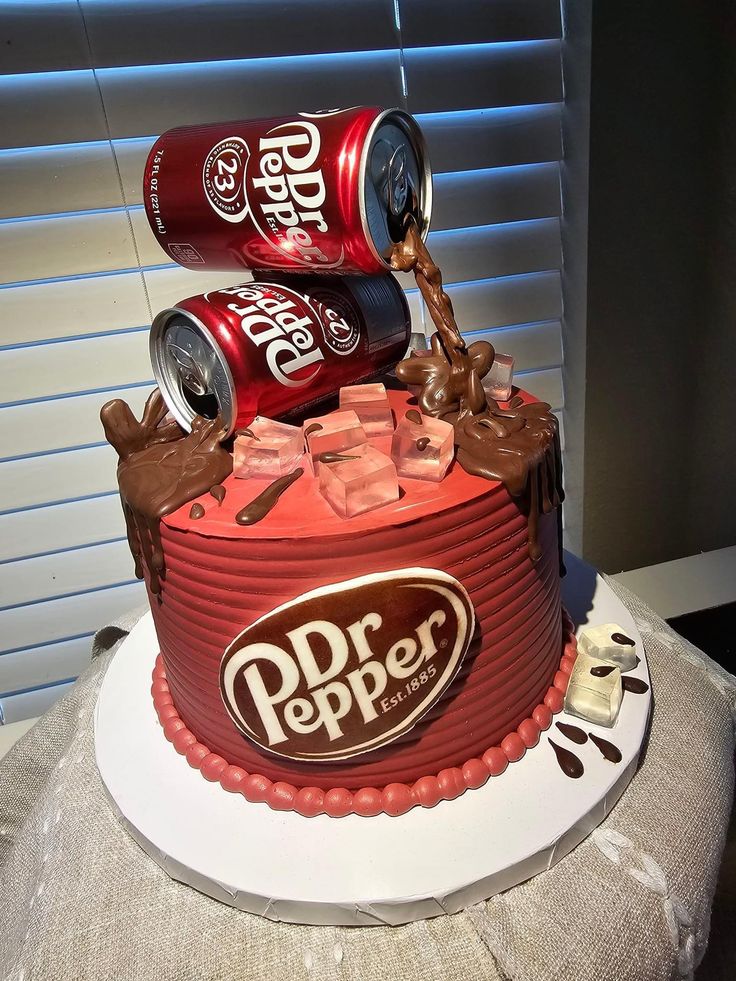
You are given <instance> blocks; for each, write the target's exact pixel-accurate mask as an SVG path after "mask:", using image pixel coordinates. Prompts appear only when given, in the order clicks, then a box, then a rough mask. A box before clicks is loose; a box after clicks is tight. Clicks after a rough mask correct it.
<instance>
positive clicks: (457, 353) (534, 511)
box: [391, 218, 564, 564]
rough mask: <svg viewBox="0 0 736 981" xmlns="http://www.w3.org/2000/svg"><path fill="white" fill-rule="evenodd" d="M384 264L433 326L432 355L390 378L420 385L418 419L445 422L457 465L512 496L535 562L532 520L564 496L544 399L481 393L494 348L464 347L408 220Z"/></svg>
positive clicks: (436, 273) (482, 344) (552, 422)
mask: <svg viewBox="0 0 736 981" xmlns="http://www.w3.org/2000/svg"><path fill="white" fill-rule="evenodd" d="M391 266H392V268H393V269H396V270H398V271H401V272H410V271H411V272H413V273H414V276H415V277H416V281H417V286H418V287H419V290H420V292H421V294H422V297H423V298H424V302H425V303H426V305H427V309H428V310H429V313H430V316H431V317H432V320H433V322H434V324H435V326H436V328H437V333H436V334H434V335H433V336H432V339H431V342H430V343H431V351H432V353H431V355H430V356H429V357H424V358H409V359H407V360H405V361H402V362H400V363H399V364H398V365H397V367H396V376H397V377H398V378H399V380H400V381H402V382H403V383H404V384H405V385H416V386H421V391H420V393H419V396H418V401H419V408H420V409H421V411H422V412H423V413H424V414H425V415H428V416H434V417H435V418H438V419H444V420H445V421H446V422H449V423H451V424H452V426H453V427H454V429H455V445H456V447H457V459H458V462H459V463H460V465H461V466H462V468H463V469H464V470H466V471H467V472H468V473H470V474H475V475H476V476H479V477H485V478H486V479H487V480H499V481H501V482H502V483H503V484H504V485H505V486H506V488H507V490H508V492H509V493H510V494H511V495H512V497H515V498H516V499H517V501H518V503H519V507H520V508H521V510H522V512H523V513H524V514H525V515H526V516H527V518H528V522H529V554H530V556H531V558H532V560H533V561H537V559H539V558H540V556H541V554H542V550H541V545H540V543H539V515H540V514H547V513H549V512H550V511H552V510H554V509H555V508H558V509H559V507H560V505H561V503H562V500H563V497H564V494H563V490H562V463H561V455H560V441H559V435H558V430H557V420H556V419H555V417H554V415H552V413H551V412H550V406H549V405H548V404H547V403H546V402H534V403H531V404H523V403H521V401H520V400H518V397H515V398H514V399H512V400H511V401H510V402H509V406H508V408H506V409H502V408H501V407H500V406H499V404H498V403H497V402H496V401H495V400H494V399H491V398H489V397H488V396H487V395H486V392H485V390H484V388H483V384H482V381H481V379H482V378H484V377H485V375H486V374H487V373H488V371H489V370H490V368H491V365H492V364H493V359H494V357H495V351H494V349H493V345H492V344H489V343H488V342H487V341H475V342H474V343H473V344H470V345H469V346H467V345H466V344H465V341H464V340H463V338H462V336H461V334H460V331H459V329H458V326H457V322H456V320H455V315H454V313H453V309H452V302H451V301H450V298H449V296H448V295H447V293H446V292H445V291H444V289H443V287H442V274H441V273H440V270H439V268H438V267H437V266H436V265H435V263H434V262H433V261H432V257H431V256H430V254H429V252H428V251H427V248H426V246H425V245H424V242H423V241H422V238H421V235H420V234H419V230H418V228H417V225H416V223H415V222H414V221H412V220H411V218H410V219H409V223H408V225H407V230H406V237H405V239H404V241H403V242H401V243H399V244H397V245H395V246H394V249H393V253H392V256H391ZM412 411H413V410H412ZM407 415H408V413H407ZM558 514H559V510H558ZM558 520H559V519H558ZM560 548H561V542H560ZM560 558H561V556H560ZM560 564H562V563H561V562H560Z"/></svg>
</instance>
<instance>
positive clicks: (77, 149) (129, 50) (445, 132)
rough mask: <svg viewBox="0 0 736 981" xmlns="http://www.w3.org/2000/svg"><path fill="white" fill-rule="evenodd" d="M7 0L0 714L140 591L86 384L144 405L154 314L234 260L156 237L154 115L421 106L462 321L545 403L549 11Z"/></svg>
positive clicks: (0, 167) (323, 2) (556, 29)
mask: <svg viewBox="0 0 736 981" xmlns="http://www.w3.org/2000/svg"><path fill="white" fill-rule="evenodd" d="M3 8H4V9H3V15H2V16H3V23H2V25H0V31H1V32H2V37H0V42H1V43H2V50H3V52H4V60H3V70H4V72H5V74H4V75H3V76H2V77H0V133H2V138H3V140H4V146H3V148H2V149H0V188H1V189H2V190H1V191H0V198H1V201H0V205H1V208H2V210H1V212H0V280H1V282H0V322H1V323H2V336H1V337H0V710H1V712H2V716H3V717H4V719H5V721H14V720H16V719H19V718H23V717H27V716H31V715H34V714H38V713H40V712H41V711H43V710H44V709H45V708H47V707H48V706H49V705H50V704H51V703H52V702H53V700H54V699H55V698H57V697H58V696H59V695H60V694H62V693H63V692H64V691H65V690H66V688H67V687H68V686H69V684H70V683H71V682H72V681H73V679H74V678H75V677H76V675H77V674H78V673H79V672H80V671H81V670H82V669H83V667H84V665H85V664H86V662H87V659H88V656H89V647H90V641H91V637H92V634H93V632H94V631H95V630H96V629H97V628H98V627H99V626H101V625H102V624H104V623H105V622H108V621H109V620H110V619H112V618H114V617H116V616H118V615H120V614H121V613H123V612H125V611H127V610H129V609H130V608H132V607H133V606H135V605H137V604H139V603H141V602H143V601H144V591H143V588H142V586H141V584H140V583H138V582H136V581H135V580H134V579H133V568H132V562H131V559H130V555H129V553H128V548H127V544H126V541H125V531H124V526H123V521H122V516H121V511H120V505H119V501H118V499H117V489H116V483H115V463H116V458H115V454H114V452H113V451H112V450H111V449H110V448H109V447H108V446H107V445H106V444H105V443H104V442H103V439H102V433H101V428H100V425H99V420H98V413H99V409H100V407H101V405H102V404H103V403H104V402H105V401H107V400H108V399H109V398H114V397H117V396H120V397H123V398H125V399H126V400H127V401H129V402H130V403H131V405H132V407H133V409H134V410H135V411H139V410H140V409H141V408H142V405H143V403H144V401H145V399H146V397H147V395H148V394H149V392H150V390H151V387H152V374H151V367H150V363H149V360H148V350H147V330H148V326H149V324H150V321H151V316H152V314H155V313H156V312H157V311H158V310H159V309H161V308H162V307H164V306H166V305H168V304H172V303H173V302H175V301H176V300H179V299H181V298H183V297H184V296H187V295H190V294H192V293H199V292H203V291H206V290H207V289H214V288H218V287H220V286H224V285H230V284H232V283H233V282H235V281H237V279H238V278H239V277H237V275H233V274H232V273H228V274H196V273H191V272H189V271H186V270H183V269H180V268H178V267H176V266H174V265H172V264H170V263H168V262H167V261H166V256H165V255H164V253H163V252H162V251H161V250H160V248H159V247H158V245H157V244H156V242H155V241H154V239H153V236H152V234H151V233H150V231H149V228H148V224H147V222H146V219H145V215H144V212H143V206H142V187H141V183H142V171H143V164H144V161H145V159H146V155H147V152H148V149H149V147H150V146H151V144H152V143H153V141H154V140H155V138H156V136H157V135H158V134H160V133H161V132H163V131H164V130H166V129H167V128H169V127H171V126H175V125H182V124H188V123H199V122H205V121H216V120H226V119H233V118H247V117H257V116H266V115H278V114H286V113H290V112H294V111H299V110H302V109H305V110H310V109H319V108H325V107H331V106H337V105H346V106H349V105H360V104H382V105H386V106H394V105H395V106H402V107H404V108H406V109H408V110H409V111H410V112H412V113H414V114H415V115H416V116H417V118H418V120H419V122H420V124H421V126H422V128H423V130H424V132H425V135H426V138H427V142H428V145H429V154H430V161H431V163H432V168H433V171H434V174H435V195H434V197H435V211H434V216H433V221H432V232H431V235H430V243H429V244H430V248H431V250H432V253H433V255H434V257H435V258H436V260H437V262H438V264H439V265H440V267H441V268H442V269H443V273H444V277H445V282H446V284H447V286H448V292H449V293H450V295H451V297H452V300H453V303H454V305H455V309H456V311H457V314H458V319H459V322H460V324H461V325H462V327H463V329H464V330H465V331H466V332H467V333H468V334H469V335H470V336H472V337H473V338H478V337H487V338H489V339H490V340H492V341H493V343H494V344H495V346H496V348H497V349H498V350H499V351H502V352H505V353H509V354H512V355H513V356H514V357H515V359H516V367H517V375H518V378H519V382H520V383H521V384H523V385H524V386H525V387H528V388H529V389H530V390H532V391H534V392H535V393H536V394H537V395H538V396H539V397H540V398H543V399H546V400H547V401H549V402H550V403H551V404H552V405H553V407H554V408H555V409H560V410H561V409H562V407H563V404H564V399H563V387H562V373H561V366H562V363H563V349H562V317H563V304H562V289H561V269H562V261H563V257H562V246H561V233H560V219H561V215H562V213H563V211H562V206H563V202H562V200H561V195H560V162H561V160H562V145H561V135H560V134H561V111H562V109H563V80H562V70H561V45H562V33H563V32H562V25H561V19H560V7H559V3H558V2H557V0H462V2H458V3H454V4H448V3H447V2H446V0H210V2H209V3H207V4H202V3H200V2H199V0H176V2H170V0H79V2H72V0H56V2H34V0H25V2H13V0H11V2H8V3H6V4H4V5H3ZM240 278H241V279H245V278H247V276H242V277H240ZM401 282H402V285H403V286H405V288H406V290H407V295H408V298H409V302H410V306H411V310H412V317H413V319H414V323H415V329H420V330H421V329H422V326H421V325H423V324H424V319H425V318H424V311H423V309H422V305H421V300H420V297H419V294H418V293H417V291H416V290H415V289H412V288H411V283H410V282H409V281H408V280H407V279H406V278H402V279H401Z"/></svg>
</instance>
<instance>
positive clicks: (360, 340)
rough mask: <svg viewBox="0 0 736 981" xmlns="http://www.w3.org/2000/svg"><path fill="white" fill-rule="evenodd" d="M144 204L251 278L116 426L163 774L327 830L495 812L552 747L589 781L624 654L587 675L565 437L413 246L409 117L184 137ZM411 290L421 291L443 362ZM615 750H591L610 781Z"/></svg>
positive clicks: (618, 639) (171, 245)
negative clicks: (152, 637)
mask: <svg viewBox="0 0 736 981" xmlns="http://www.w3.org/2000/svg"><path fill="white" fill-rule="evenodd" d="M346 160H352V161H353V162H355V161H359V162H360V163H359V166H351V167H347V165H346V164H345V161H346ZM145 180H146V185H145V188H144V190H145V200H146V209H147V212H148V216H149V220H150V221H151V225H152V228H153V230H154V232H155V233H156V235H157V237H158V239H159V241H160V243H161V245H162V248H164V249H165V250H166V251H167V254H168V255H169V256H170V257H173V258H174V259H176V260H177V261H178V262H180V263H181V264H183V265H191V267H192V268H197V269H203V268H204V269H212V268H219V269H223V268H224V269H233V270H240V273H241V274H242V276H241V278H244V270H245V269H254V270H255V271H254V272H253V281H252V282H247V283H245V284H243V285H234V286H233V287H232V288H228V289H223V290H220V291H217V292H211V293H209V294H206V295H204V296H194V297H190V298H188V299H186V300H183V301H182V302H181V303H179V304H177V306H176V307H172V308H171V309H168V310H165V311H162V312H161V313H160V314H159V315H158V316H157V317H156V319H155V321H154V324H153V327H152V331H151V354H152V360H153V365H154V371H155V374H156V377H157V380H158V383H159V387H160V390H159V389H157V390H156V391H155V392H154V394H153V395H152V396H151V397H150V399H149V401H148V403H147V405H146V408H145V412H144V414H143V418H142V420H141V421H140V422H138V421H137V420H136V419H135V418H134V416H133V414H132V412H131V411H130V409H129V408H128V406H127V405H126V404H125V403H123V402H121V401H120V400H115V401H113V402H110V403H108V404H107V405H106V406H105V407H104V408H103V410H102V421H103V425H104V428H105V433H106V435H107V438H108V439H109V441H110V442H111V443H112V444H113V446H114V447H115V449H116V450H117V452H118V455H119V464H118V478H119V484H120V494H121V499H122V505H123V510H124V513H125V519H126V525H127V530H128V539H129V542H130V547H131V551H132V553H133V557H134V561H135V568H136V574H137V575H138V576H140V577H142V578H144V579H145V582H146V586H147V589H148V595H149V599H150V605H151V612H152V615H153V619H154V623H155V628H156V634H157V637H158V644H159V647H160V655H159V656H158V658H157V659H156V663H155V668H154V670H153V679H152V697H153V701H154V705H155V708H156V712H157V713H158V717H159V720H160V722H161V727H162V732H161V738H162V739H163V738H164V737H165V738H166V739H168V740H169V741H170V742H171V743H172V750H171V752H172V766H174V765H180V766H186V765H187V764H189V766H191V767H194V768H197V769H199V770H200V771H201V773H202V776H203V777H204V778H206V779H207V780H209V781H217V782H219V783H220V784H221V785H222V788H223V792H225V791H229V792H231V793H239V794H242V796H243V798H244V800H243V802H242V806H243V807H264V806H265V805H267V806H269V807H271V808H274V809H279V810H294V811H296V812H298V813H299V814H301V815H304V816H307V817H308V816H314V815H317V814H327V815H330V816H332V817H335V818H337V817H341V816H343V815H346V814H350V813H354V814H359V815H363V816H365V817H370V816H373V815H377V814H380V813H386V814H389V815H400V814H402V813H405V812H406V811H408V810H410V809H412V808H414V807H425V808H430V807H433V806H434V805H436V804H437V803H438V802H439V801H441V800H449V799H452V798H455V797H458V796H459V795H460V794H462V793H464V792H465V791H468V792H471V793H472V791H473V790H474V789H475V788H479V787H480V786H482V785H483V784H485V783H486V782H487V781H488V780H491V779H493V780H497V781H498V783H497V787H498V793H499V794H502V793H503V792H504V790H503V777H502V776H501V774H502V773H503V772H504V771H505V770H506V768H507V767H508V766H509V765H510V764H513V763H515V762H516V761H518V760H520V759H521V758H522V757H523V756H524V755H525V753H527V752H528V751H531V752H534V748H535V747H536V746H537V744H538V743H539V742H540V739H542V740H545V741H546V740H549V743H550V745H551V747H552V748H553V749H554V752H552V751H550V749H549V747H548V748H547V752H548V756H549V765H550V766H553V767H557V766H558V765H559V767H560V768H561V769H562V772H563V773H564V774H565V777H566V778H569V779H570V780H571V781H572V780H577V779H579V778H580V776H581V775H582V773H583V765H582V763H581V762H580V759H579V758H578V757H579V748H578V749H576V743H579V742H580V741H581V740H580V737H579V735H578V733H576V732H573V731H572V730H573V729H575V728H576V727H574V726H570V725H567V731H566V729H565V726H564V725H563V726H561V727H560V728H558V729H556V730H555V729H554V728H552V729H551V728H550V727H552V726H553V723H554V718H553V717H554V715H555V714H556V713H559V712H561V711H562V710H563V707H564V708H566V710H567V712H568V713H569V714H573V715H577V716H578V717H579V718H580V719H582V720H585V722H584V723H583V724H585V723H586V722H587V723H589V724H593V725H597V726H603V727H604V729H606V728H607V729H611V728H612V727H615V722H616V717H617V712H618V709H619V706H620V705H621V699H622V697H623V690H624V685H623V684H622V674H625V672H626V671H628V670H631V668H632V662H631V660H630V652H631V651H632V650H633V648H632V647H631V646H630V643H631V642H630V641H628V638H626V637H625V636H624V634H623V631H622V629H621V628H620V627H619V626H618V625H616V624H608V625H606V628H605V629H604V628H597V629H599V630H600V631H602V632H601V633H600V636H598V635H596V636H594V637H593V636H591V637H589V638H587V646H585V649H584V652H583V653H581V654H580V655H578V649H577V646H578V645H577V642H576V639H575V635H574V630H573V626H572V623H571V622H570V620H569V618H568V617H567V615H566V613H565V611H564V610H563V608H562V605H561V596H560V586H561V575H562V574H563V572H564V570H563V568H562V562H561V536H560V528H561V519H560V509H561V503H562V498H563V493H562V466H561V458H560V445H559V438H558V430H557V421H556V419H555V417H554V415H553V414H552V412H551V411H550V406H549V405H547V404H545V403H542V402H538V401H537V400H535V399H534V397H533V396H532V395H530V394H528V393H526V392H523V391H521V390H519V389H518V388H515V387H513V383H512V363H511V359H510V358H509V357H505V356H502V355H497V354H496V352H495V351H494V348H493V346H492V345H491V344H490V343H488V342H485V341H477V342H475V343H472V344H466V343H465V341H464V340H463V337H462V334H461V332H460V329H459V327H458V325H457V323H456V322H455V318H454V315H453V309H452V304H451V302H450V299H449V297H448V296H447V294H446V293H445V291H444V290H443V287H442V277H441V274H440V270H439V269H438V268H437V266H436V265H435V264H434V263H433V261H432V259H431V257H430V255H429V253H428V251H427V249H426V246H425V244H424V239H425V238H426V234H427V230H428V227H429V218H430V211H431V177H430V171H429V164H428V161H427V156H426V152H425V149H424V144H423V140H422V137H421V133H420V131H419V129H418V127H417V125H416V123H415V122H414V120H413V119H412V118H411V117H409V116H408V115H406V114H405V113H403V112H400V111H398V110H388V111H382V110H378V109H366V108H361V109H351V110H344V111H332V112H328V113H324V114H304V115H299V116H294V117H290V118H286V119H276V120H256V121H249V122H243V123H230V124H216V125H212V126H204V127H201V126H200V127H196V128H191V129H181V130H174V131H171V132H170V133H167V134H165V135H164V136H163V137H161V138H160V140H159V141H158V142H157V143H156V144H155V145H154V147H153V149H152V151H151V154H150V157H149V161H148V165H147V168H146V178H145ZM182 242H186V243H187V245H186V246H182V245H181V243H182ZM412 276H413V277H414V280H412V279H411V277H412ZM235 278H236V273H235V272H234V279H235ZM399 282H401V283H402V284H406V285H407V286H409V285H414V282H415V283H416V285H417V286H418V287H419V290H420V291H421V294H422V297H423V299H424V302H425V305H426V309H427V311H428V313H429V315H430V317H431V320H432V322H433V324H434V330H435V332H434V333H433V334H432V336H431V339H430V342H429V347H428V348H426V349H425V348H424V347H423V346H421V345H418V344H416V343H412V344H411V347H410V338H412V330H411V320H410V316H409V310H408V307H407V303H406V299H405V296H404V293H403V290H402V289H401V286H400V285H399ZM463 326H464V327H465V328H466V329H472V328H473V327H476V326H477V325H472V324H471V325H463ZM415 337H416V335H414V338H412V340H414V339H415ZM591 633H593V632H591ZM612 638H615V639H612ZM627 642H628V643H627ZM601 665H606V666H608V667H610V670H605V671H601V670H593V669H595V668H598V669H600V667H601ZM628 691H630V692H635V691H636V689H635V688H632V687H631V686H629V687H628ZM627 697H632V696H627ZM633 697H636V696H635V694H634V696H633ZM547 730H549V735H554V736H555V738H554V740H552V739H550V738H549V736H548V735H547V734H546V733H547ZM578 731H579V732H580V733H582V736H583V737H585V739H586V740H587V734H586V732H585V731H583V730H582V729H580V730H578ZM614 737H615V733H614V732H612V733H611V734H610V738H609V739H606V740H604V739H603V738H602V735H601V734H600V733H598V736H597V741H596V742H595V745H596V746H597V747H598V748H599V749H600V751H601V753H602V754H603V755H604V758H605V759H606V761H610V764H611V765H616V753H617V750H616V747H615V738H614ZM540 749H541V747H540ZM176 753H178V754H179V755H180V757H181V759H177V758H176ZM618 759H619V760H620V754H619V756H618Z"/></svg>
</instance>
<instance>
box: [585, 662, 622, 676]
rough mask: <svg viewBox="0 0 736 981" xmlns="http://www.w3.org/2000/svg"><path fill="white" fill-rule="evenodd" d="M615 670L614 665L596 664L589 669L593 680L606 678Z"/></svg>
mask: <svg viewBox="0 0 736 981" xmlns="http://www.w3.org/2000/svg"><path fill="white" fill-rule="evenodd" d="M615 670H616V665H615V664H596V665H595V666H594V667H592V668H591V669H590V673H591V674H592V675H593V677H594V678H606V677H608V675H609V674H610V673H611V672H612V671H615Z"/></svg>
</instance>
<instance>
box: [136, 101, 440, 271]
mask: <svg viewBox="0 0 736 981" xmlns="http://www.w3.org/2000/svg"><path fill="white" fill-rule="evenodd" d="M143 190H144V201H145V207H146V214H147V215H148V220H149V222H150V225H151V228H152V229H153V233H154V235H155V236H156V239H157V240H158V242H159V244H160V245H161V247H162V248H163V249H164V251H165V252H167V253H168V255H169V256H170V257H171V258H172V259H174V260H176V262H178V263H179V264H180V265H182V266H186V267H187V268H188V269H193V270H197V269H220V270H228V269H243V268H247V269H284V270H288V271H290V272H307V273H310V272H318V271H326V272H332V273H355V272H362V273H371V274H373V273H380V272H385V271H386V270H387V269H389V268H390V265H389V260H390V256H391V247H392V245H393V243H395V242H399V241H402V240H403V238H404V225H405V220H406V218H407V216H408V215H412V216H413V217H414V219H415V220H416V221H417V224H418V225H419V228H420V231H421V233H422V235H423V236H426V234H427V230H428V228H429V219H430V213H431V208H432V177H431V172H430V169H429V161H428V159H427V152H426V149H425V145H424V139H423V137H422V133H421V130H420V129H419V126H418V125H417V123H416V122H415V121H414V119H413V118H412V117H411V116H410V115H409V114H408V113H405V112H403V111H401V110H400V109H387V110H384V109H377V108H366V107H361V108H354V109H331V110H329V111H327V112H319V113H299V114H298V115H294V116H287V117H283V118H278V119H254V120H244V121H242V122H231V123H212V124H209V125H206V126H187V127H183V128H180V129H172V130H169V131H168V132H167V133H164V135H163V136H161V137H159V139H158V140H157V141H156V143H155V144H154V145H153V148H152V150H151V152H150V154H149V156H148V161H147V163H146V169H145V175H144V180H143Z"/></svg>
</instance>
